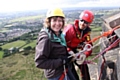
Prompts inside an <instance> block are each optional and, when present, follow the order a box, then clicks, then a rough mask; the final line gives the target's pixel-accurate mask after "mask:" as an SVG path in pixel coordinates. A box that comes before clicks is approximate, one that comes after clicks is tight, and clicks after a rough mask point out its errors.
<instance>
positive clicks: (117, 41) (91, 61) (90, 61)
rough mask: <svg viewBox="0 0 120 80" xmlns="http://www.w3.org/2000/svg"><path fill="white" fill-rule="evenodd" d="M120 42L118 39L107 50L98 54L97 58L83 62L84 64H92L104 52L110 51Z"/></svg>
mask: <svg viewBox="0 0 120 80" xmlns="http://www.w3.org/2000/svg"><path fill="white" fill-rule="evenodd" d="M119 42H120V39H119V38H118V39H117V40H116V41H114V42H113V43H112V44H111V45H110V46H109V47H108V48H106V49H104V50H103V51H102V52H100V53H99V54H98V55H97V56H95V57H94V58H93V59H92V60H88V61H85V62H84V64H87V63H88V64H93V61H94V60H95V59H97V58H98V57H100V56H101V55H102V54H104V53H105V52H106V51H108V50H110V49H111V48H112V47H113V46H115V45H116V44H118V43H119Z"/></svg>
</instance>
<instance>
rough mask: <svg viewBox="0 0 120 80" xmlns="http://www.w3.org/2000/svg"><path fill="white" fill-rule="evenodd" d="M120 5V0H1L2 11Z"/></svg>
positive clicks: (0, 9) (0, 8)
mask: <svg viewBox="0 0 120 80" xmlns="http://www.w3.org/2000/svg"><path fill="white" fill-rule="evenodd" d="M111 6H117V7H120V0H0V12H13V11H25V10H41V9H49V8H53V7H60V8H64V7H111Z"/></svg>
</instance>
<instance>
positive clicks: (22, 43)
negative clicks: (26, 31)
mask: <svg viewBox="0 0 120 80" xmlns="http://www.w3.org/2000/svg"><path fill="white" fill-rule="evenodd" d="M25 44H26V42H25V41H21V40H18V41H14V42H11V43H7V44H5V45H3V46H2V48H3V49H9V48H11V47H21V46H23V45H25Z"/></svg>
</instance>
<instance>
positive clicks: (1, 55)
mask: <svg viewBox="0 0 120 80" xmlns="http://www.w3.org/2000/svg"><path fill="white" fill-rule="evenodd" d="M3 54H4V53H3V51H0V59H2V57H3Z"/></svg>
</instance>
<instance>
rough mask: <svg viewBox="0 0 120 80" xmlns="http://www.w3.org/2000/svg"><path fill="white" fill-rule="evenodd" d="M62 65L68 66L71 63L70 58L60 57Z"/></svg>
mask: <svg viewBox="0 0 120 80" xmlns="http://www.w3.org/2000/svg"><path fill="white" fill-rule="evenodd" d="M61 59H62V62H63V65H68V64H69V63H70V62H72V57H62V58H61Z"/></svg>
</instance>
